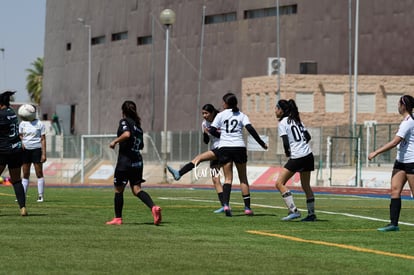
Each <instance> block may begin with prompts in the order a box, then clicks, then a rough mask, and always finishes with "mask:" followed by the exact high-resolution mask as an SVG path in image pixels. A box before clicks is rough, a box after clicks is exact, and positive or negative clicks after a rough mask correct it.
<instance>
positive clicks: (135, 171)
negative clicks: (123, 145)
mask: <svg viewBox="0 0 414 275" xmlns="http://www.w3.org/2000/svg"><path fill="white" fill-rule="evenodd" d="M128 182H129V185H131V186H133V185H140V184H141V183H143V182H145V180H144V179H143V178H142V168H130V169H129V170H127V171H122V170H118V169H115V174H114V185H115V186H125V185H126V184H127V183H128Z"/></svg>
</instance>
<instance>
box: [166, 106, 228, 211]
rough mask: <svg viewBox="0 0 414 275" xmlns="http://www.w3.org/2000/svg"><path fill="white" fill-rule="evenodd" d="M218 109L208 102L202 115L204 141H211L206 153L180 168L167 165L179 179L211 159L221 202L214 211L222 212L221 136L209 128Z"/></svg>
mask: <svg viewBox="0 0 414 275" xmlns="http://www.w3.org/2000/svg"><path fill="white" fill-rule="evenodd" d="M218 112H219V111H218V110H217V109H216V108H215V107H214V106H213V105H211V104H206V105H204V106H203V108H202V111H201V113H202V115H203V118H204V120H203V122H202V124H201V128H202V131H203V141H204V143H205V144H208V143H210V150H209V151H207V152H204V153H201V154H199V155H197V156H196V157H195V158H194V159H193V160H192V161H191V162H188V163H186V164H185V165H184V166H183V167H182V168H181V169H180V170H178V171H177V170H175V169H173V168H172V167H170V166H167V169H168V171H169V172H170V173H171V174H172V175H173V177H174V179H175V180H179V179H180V178H181V177H182V176H183V175H185V174H186V173H188V172H190V171H191V170H192V169H193V168H194V167H196V166H197V165H199V164H200V163H201V162H203V161H207V160H209V161H210V171H211V179H212V181H213V184H214V188H215V189H216V192H217V196H218V198H219V201H220V203H221V206H222V207H221V208H219V209H217V210H215V211H214V213H222V212H224V207H223V187H222V185H221V182H220V174H219V171H220V165H219V163H218V159H217V152H218V144H219V138H218V137H214V136H212V135H210V133H209V132H208V130H209V129H210V125H211V122H213V120H214V118H215V117H216V115H217V114H218Z"/></svg>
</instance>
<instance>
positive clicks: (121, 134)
mask: <svg viewBox="0 0 414 275" xmlns="http://www.w3.org/2000/svg"><path fill="white" fill-rule="evenodd" d="M117 136H118V137H117V138H116V139H114V140H113V141H112V142H111V143H110V144H109V147H110V148H112V149H114V148H115V146H116V144H118V143H119V153H118V161H117V163H116V168H115V175H114V186H115V197H114V208H115V218H113V219H112V220H111V221H108V222H107V223H106V224H111V225H121V224H122V208H123V206H124V189H125V185H127V183H128V182H129V185H130V186H131V191H132V193H133V194H134V196H136V197H138V198H139V199H140V200H141V201H142V202H143V203H144V204H145V205H147V206H148V207H149V208H150V209H151V212H152V216H153V217H154V224H155V225H159V224H160V223H161V208H160V207H159V206H157V205H155V204H154V202H153V201H152V199H151V196H150V195H149V194H148V193H147V192H145V191H144V190H142V189H141V183H143V182H145V180H144V179H143V178H142V171H143V168H144V164H143V161H142V156H141V153H140V151H139V150H142V149H143V148H144V139H143V136H144V133H143V131H142V129H141V118H140V117H139V116H138V114H137V107H136V105H135V103H134V102H133V101H125V102H124V103H123V104H122V119H121V120H120V121H119V127H118V132H117Z"/></svg>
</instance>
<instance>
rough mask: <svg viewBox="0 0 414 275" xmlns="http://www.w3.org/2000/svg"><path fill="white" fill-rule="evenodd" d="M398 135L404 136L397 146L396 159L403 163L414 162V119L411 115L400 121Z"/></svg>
mask: <svg viewBox="0 0 414 275" xmlns="http://www.w3.org/2000/svg"><path fill="white" fill-rule="evenodd" d="M396 135H397V136H399V137H401V138H402V141H401V142H400V144H398V146H397V149H398V150H397V157H396V159H397V160H398V161H399V162H402V163H412V162H414V120H413V119H412V117H411V116H410V115H408V116H407V117H406V118H404V120H403V121H402V122H401V123H400V127H399V128H398V131H397V134H396Z"/></svg>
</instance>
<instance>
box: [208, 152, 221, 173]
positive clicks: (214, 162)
mask: <svg viewBox="0 0 414 275" xmlns="http://www.w3.org/2000/svg"><path fill="white" fill-rule="evenodd" d="M211 151H212V152H213V153H214V155H215V156H216V158H217V159H214V160H210V168H215V167H217V166H220V162H219V157H218V156H219V148H215V149H213V150H211Z"/></svg>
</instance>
